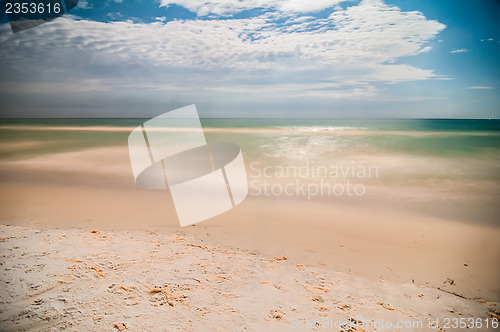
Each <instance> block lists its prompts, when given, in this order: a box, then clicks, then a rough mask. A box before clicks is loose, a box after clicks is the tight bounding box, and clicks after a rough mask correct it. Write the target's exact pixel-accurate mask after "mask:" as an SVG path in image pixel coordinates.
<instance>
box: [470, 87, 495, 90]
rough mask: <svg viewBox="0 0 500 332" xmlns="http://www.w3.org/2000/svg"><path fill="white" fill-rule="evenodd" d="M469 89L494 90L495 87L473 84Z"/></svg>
mask: <svg viewBox="0 0 500 332" xmlns="http://www.w3.org/2000/svg"><path fill="white" fill-rule="evenodd" d="M469 89H473V90H493V89H494V88H493V87H492V86H471V87H469Z"/></svg>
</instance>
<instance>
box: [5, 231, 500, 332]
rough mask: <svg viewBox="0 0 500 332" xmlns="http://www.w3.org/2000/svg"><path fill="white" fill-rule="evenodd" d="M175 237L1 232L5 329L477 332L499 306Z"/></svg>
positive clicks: (176, 235)
mask: <svg viewBox="0 0 500 332" xmlns="http://www.w3.org/2000/svg"><path fill="white" fill-rule="evenodd" d="M178 233H179V232H177V233H172V234H155V233H147V232H126V231H113V232H103V231H99V232H98V233H92V232H91V231H90V230H85V231H84V230H55V229H52V230H51V229H42V230H36V229H31V228H23V227H14V226H0V236H1V238H0V254H1V257H2V261H1V263H2V269H1V272H0V287H1V289H2V292H1V293H0V303H1V307H0V308H1V312H0V326H1V327H2V330H5V331H26V330H30V331H57V330H70V331H111V330H119V329H122V328H127V329H129V330H131V331H145V330H149V331H285V330H297V327H298V326H299V324H300V326H301V327H307V326H308V324H309V326H310V327H314V325H311V324H314V322H316V321H317V322H318V323H319V324H320V325H319V326H316V328H318V329H320V328H326V327H329V326H330V327H331V325H327V324H333V328H332V329H331V330H336V331H338V330H342V331H363V330H368V331H373V330H374V328H373V327H377V325H370V324H389V322H391V323H393V324H398V322H399V323H400V324H420V323H419V322H422V323H421V324H422V327H423V328H418V327H419V325H412V326H414V327H415V328H409V329H404V330H415V331H436V330H437V328H436V327H435V326H432V327H431V328H429V322H434V321H436V319H438V320H439V322H441V323H439V326H440V327H442V324H443V323H445V322H446V321H445V319H446V318H448V319H460V318H476V319H481V320H482V321H483V324H484V322H485V320H486V319H488V321H489V322H490V323H491V321H492V317H498V304H496V303H488V302H485V301H482V300H469V299H464V298H460V297H457V296H455V295H452V294H449V293H446V292H443V291H440V290H437V289H435V288H431V287H424V286H421V285H416V284H412V283H394V282H390V281H386V280H382V279H379V280H370V279H365V278H360V277H356V276H354V275H352V274H348V273H342V272H334V271H332V270H331V269H327V268H322V267H314V268H313V267H310V266H307V265H306V266H297V265H296V264H294V263H292V262H291V260H289V259H286V260H285V259H283V258H284V257H279V260H277V259H276V258H278V257H272V258H271V257H265V256H263V255H261V254H259V253H257V252H250V251H235V250H233V249H231V248H218V247H213V246H212V245H210V244H208V243H204V242H203V241H199V240H196V239H194V238H192V237H190V236H183V235H179V234H178ZM382 320H383V321H384V322H385V323H382ZM336 322H339V323H336ZM341 322H343V323H344V327H343V328H335V324H341ZM346 322H351V325H354V327H352V328H351V329H349V326H348V325H347V324H348V323H347V324H346ZM355 322H358V323H355ZM361 322H362V323H361ZM356 324H358V326H356ZM384 326H387V325H384ZM408 326H409V325H408ZM294 327H295V328H294ZM378 327H379V328H378V329H377V330H384V329H382V328H381V325H379V326H378ZM385 330H388V331H395V330H397V329H395V328H394V327H393V328H389V329H385ZM485 330H486V329H485Z"/></svg>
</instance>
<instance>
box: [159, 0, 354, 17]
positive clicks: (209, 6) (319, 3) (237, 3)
mask: <svg viewBox="0 0 500 332" xmlns="http://www.w3.org/2000/svg"><path fill="white" fill-rule="evenodd" d="M345 1H349V0H314V1H311V0H245V1H241V0H161V3H160V7H168V6H170V5H173V4H175V5H179V6H182V7H184V8H187V9H189V10H190V11H192V12H195V13H197V14H198V16H204V15H208V14H215V15H231V14H235V13H237V12H241V11H244V10H249V9H255V8H265V9H277V10H280V11H285V12H297V13H308V12H315V11H319V10H322V9H327V8H331V7H333V6H334V5H336V4H338V3H341V2H345Z"/></svg>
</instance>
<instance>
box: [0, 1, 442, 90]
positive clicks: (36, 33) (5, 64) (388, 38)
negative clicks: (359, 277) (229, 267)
mask: <svg viewBox="0 0 500 332" xmlns="http://www.w3.org/2000/svg"><path fill="white" fill-rule="evenodd" d="M182 1H184V0H179V1H176V3H177V4H182V3H183V2H182ZM185 1H186V3H185V5H186V6H188V7H187V8H189V6H194V5H193V4H201V3H202V2H203V3H205V2H206V1H194V0H191V1H189V4H188V2H187V0H185ZM258 1H260V0H252V1H249V2H248V3H254V5H255V3H257V2H258ZM311 2H313V1H311ZM337 2H339V1H319V2H317V3H316V4H315V5H314V6H320V5H319V4H321V6H331V5H332V4H333V3H337ZM242 3H245V5H243V4H242ZM262 3H264V1H262ZM266 3H267V4H268V5H267V6H268V7H269V6H271V5H269V4H270V3H271V4H272V3H274V4H275V6H277V8H280V9H283V8H285V9H283V10H292V9H286V8H292V7H294V8H296V9H297V8H299V7H300V6H302V5H304V4H306V2H304V1H298V0H295V1H291V0H289V1H284V0H283V1H278V0H274V2H273V1H271V2H266ZM307 3H309V2H307ZM208 4H209V7H210V4H213V5H214V6H216V4H215V2H213V3H212V2H210V1H209V3H208ZM217 4H218V5H217V6H219V5H220V6H222V7H224V6H226V7H227V8H229V7H230V6H233V7H234V6H246V5H247V2H242V1H229V0H227V1H222V2H217ZM224 4H225V5H224ZM223 5H224V6H223ZM272 6H274V5H272ZM287 6H288V7H287ZM304 6H305V5H304ZM310 6H313V5H310ZM222 7H221V8H222ZM226 7H224V8H226ZM214 8H215V7H214ZM308 8H312V7H308ZM214 10H219V9H214ZM221 10H222V9H221ZM231 10H233V9H231ZM297 10H298V9H297ZM278 18H279V19H280V20H277V19H278ZM283 19H285V21H286V22H285V23H282V22H283ZM444 27H445V26H444V25H443V24H441V23H438V22H436V21H431V20H427V19H426V18H425V17H424V16H423V15H422V14H421V13H419V12H403V11H401V10H400V9H399V8H397V7H394V6H388V5H385V4H384V3H383V2H382V1H379V0H369V1H368V0H365V1H362V2H361V3H359V4H358V5H355V6H350V7H348V8H346V9H345V10H336V11H333V12H332V14H331V15H330V16H328V17H326V18H322V19H316V18H314V17H311V16H298V15H296V14H279V13H277V12H269V13H266V14H262V15H260V16H257V17H252V18H246V19H230V20H222V19H211V20H188V21H170V22H167V23H163V22H154V23H149V24H144V23H133V22H110V23H101V22H93V21H86V20H77V19H75V18H74V17H71V16H67V17H62V18H59V19H58V20H55V21H53V22H51V23H48V24H45V25H43V26H40V27H38V28H37V29H32V30H29V31H26V32H25V33H23V34H15V35H12V34H11V35H6V34H4V35H0V42H2V40H3V42H2V47H1V48H0V65H1V66H2V68H9V73H8V74H5V76H4V77H10V78H11V79H12V80H14V81H20V80H23V79H24V80H26V81H29V82H31V83H30V84H31V85H29V86H27V87H31V88H33V89H34V91H45V90H44V89H43V88H39V89H38V90H37V89H35V87H33V84H46V83H47V81H50V82H52V83H53V84H56V85H53V86H54V87H57V88H58V89H59V88H60V89H62V90H64V86H65V84H66V83H67V86H68V89H70V88H69V87H74V86H75V85H77V84H82V85H88V84H89V83H88V82H89V80H95V81H93V82H100V83H99V84H102V85H103V87H105V88H107V89H109V88H110V87H115V88H118V89H119V88H123V87H131V86H137V87H142V88H148V89H158V90H166V89H169V90H177V91H181V90H182V91H186V90H189V89H191V90H194V91H196V90H198V91H199V90H204V91H239V92H258V93H263V92H273V91H278V92H285V91H289V92H296V91H297V89H296V88H297V87H302V88H303V93H304V94H308V95H314V94H321V95H328V96H330V97H332V98H351V97H359V96H363V95H364V96H373V95H374V94H376V87H375V84H377V83H398V82H404V81H415V80H425V79H430V78H437V76H436V75H435V74H434V73H433V71H432V70H428V69H425V70H424V69H419V68H416V67H413V66H410V65H403V64H394V63H395V61H396V60H398V59H400V58H403V57H406V56H412V55H417V54H419V53H422V52H428V51H429V50H430V47H429V46H428V45H427V42H428V41H429V40H430V39H432V38H434V37H435V36H436V35H437V34H438V33H439V32H440V31H441V30H442V29H444ZM20 73H21V74H20ZM27 73H30V74H27ZM40 78H43V80H44V81H42V80H41V79H40ZM2 81H4V82H5V79H3V80H2ZM37 81H38V82H37ZM60 83H63V84H60ZM57 84H59V85H57ZM94 86H97V87H98V86H99V85H98V84H97V83H95V84H94ZM92 89H93V88H92ZM72 91H73V90H72ZM297 95H298V94H297Z"/></svg>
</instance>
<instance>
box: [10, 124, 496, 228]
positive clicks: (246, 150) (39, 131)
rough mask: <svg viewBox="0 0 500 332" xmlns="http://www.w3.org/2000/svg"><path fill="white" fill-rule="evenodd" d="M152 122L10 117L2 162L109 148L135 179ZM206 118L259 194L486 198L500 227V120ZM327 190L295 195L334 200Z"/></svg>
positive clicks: (209, 132) (209, 130) (208, 130)
mask: <svg viewBox="0 0 500 332" xmlns="http://www.w3.org/2000/svg"><path fill="white" fill-rule="evenodd" d="M146 120H147V119H36V120H35V119H15V120H10V119H4V120H1V121H0V165H1V164H4V165H10V166H9V167H13V166H12V165H14V166H15V167H17V166H16V165H19V167H24V166H23V165H31V166H30V167H36V165H38V164H39V165H42V164H43V170H45V171H50V170H51V167H52V166H51V165H53V167H54V169H53V170H58V171H60V170H64V167H65V162H61V160H65V159H61V158H60V157H61V156H64V155H67V156H68V158H70V156H71V158H76V157H75V153H77V152H79V151H81V152H85V153H87V154H86V155H89V153H91V152H92V151H101V152H100V153H102V151H104V150H103V149H108V150H106V151H109V152H110V153H108V157H109V156H112V155H113V153H112V151H113V150H117V151H118V150H119V151H121V152H120V153H121V155H120V157H117V158H116V163H115V164H113V163H112V162H109V160H108V161H106V163H107V171H108V172H109V171H110V169H111V170H113V168H112V167H113V165H115V166H116V172H119V171H123V172H125V173H127V174H126V176H131V172H130V168H129V165H127V162H128V159H127V157H126V156H124V155H125V154H126V147H127V138H128V135H129V133H130V131H131V130H132V129H134V128H135V127H136V126H138V125H140V124H142V123H143V122H144V121H146ZM201 123H202V126H203V128H204V131H205V136H206V139H207V141H208V142H215V141H226V142H233V143H236V144H238V145H239V146H240V147H241V149H242V153H243V157H244V160H245V164H246V168H247V177H248V180H249V184H250V188H249V190H250V194H254V195H256V194H259V195H262V194H263V191H262V189H263V186H264V185H265V184H266V183H267V184H268V185H271V186H272V185H273V184H276V183H281V184H286V183H296V182H297V183H298V181H301V183H307V184H311V183H316V185H317V186H320V185H321V184H323V183H325V182H328V183H330V184H331V183H334V182H335V183H343V184H344V185H345V184H346V183H347V182H349V181H350V183H351V184H353V185H356V184H358V185H362V186H363V191H362V192H363V196H367V197H386V198H389V199H394V200H397V201H406V202H411V203H412V204H413V205H415V204H414V203H415V202H424V203H425V202H427V203H428V202H431V203H433V204H437V205H439V204H440V203H443V204H444V205H447V206H450V204H452V205H453V204H455V205H460V206H465V205H467V204H476V203H477V202H479V203H480V204H479V205H476V207H477V209H481V206H482V204H486V206H487V209H489V212H488V217H487V218H486V219H488V221H489V222H490V223H495V224H497V223H498V224H500V221H498V220H497V219H498V218H497V217H496V216H497V215H498V212H499V211H498V208H495V206H496V205H498V202H499V201H500V120H446V119H373V120H367V119H202V120H201ZM89 151H90V152H89ZM124 151H125V152H124ZM53 156H58V158H57V159H54V160H57V164H56V162H53V163H52V164H51V162H50V160H51V158H52V157H53ZM82 156H83V157H82ZM78 158H79V159H78V162H74V161H71V160H68V164H67V165H68V166H67V167H68V168H70V167H71V168H72V170H74V168H75V167H76V168H78V167H82V169H83V168H85V167H86V159H85V158H86V157H85V155H81V156H80V157H78ZM92 162H93V163H92V164H91V163H89V164H88V165H87V168H86V169H88V168H90V167H94V166H93V165H95V163H96V161H95V160H93V161H92ZM69 165H71V166H69ZM40 167H41V166H40ZM300 170H302V173H301V174H299V171H300ZM367 170H371V173H370V174H367V172H366V171H367ZM129 172H130V174H129ZM264 180H265V181H264ZM290 188H291V187H290ZM294 188H295V187H294ZM297 188H298V187H297ZM359 188H361V187H358V189H359ZM359 192H361V189H359ZM280 195H284V193H280ZM316 196H317V197H316ZM320 196H321V197H320ZM323 196H324V195H315V196H314V197H311V195H309V197H299V198H302V199H328V198H325V197H323ZM344 196H345V195H344ZM354 196H356V195H354ZM354 198H356V197H354ZM450 202H451V203H450ZM464 204H465V205H464ZM417 205H418V204H417ZM477 209H476V210H477ZM469 219H474V213H471V218H469ZM483 219H484V218H483Z"/></svg>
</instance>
